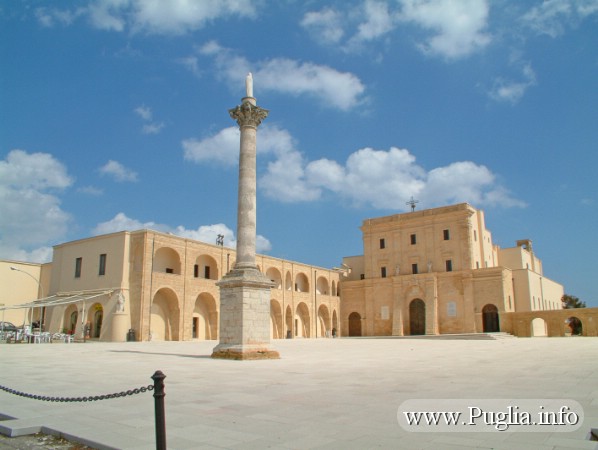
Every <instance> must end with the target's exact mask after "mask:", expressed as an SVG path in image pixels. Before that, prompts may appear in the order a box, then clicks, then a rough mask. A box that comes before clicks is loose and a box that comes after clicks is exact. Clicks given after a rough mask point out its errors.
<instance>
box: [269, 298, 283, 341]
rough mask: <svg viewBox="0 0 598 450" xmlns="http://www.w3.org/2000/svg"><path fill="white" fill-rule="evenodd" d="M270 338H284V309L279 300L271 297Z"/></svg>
mask: <svg viewBox="0 0 598 450" xmlns="http://www.w3.org/2000/svg"><path fill="white" fill-rule="evenodd" d="M270 338H271V339H282V338H283V335H282V309H281V308H280V303H278V300H274V299H270Z"/></svg>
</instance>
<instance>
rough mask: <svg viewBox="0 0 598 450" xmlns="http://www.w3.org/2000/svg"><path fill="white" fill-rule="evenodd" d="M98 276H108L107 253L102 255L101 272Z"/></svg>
mask: <svg viewBox="0 0 598 450" xmlns="http://www.w3.org/2000/svg"><path fill="white" fill-rule="evenodd" d="M98 275H106V253H102V254H101V255H100V270H99V272H98Z"/></svg>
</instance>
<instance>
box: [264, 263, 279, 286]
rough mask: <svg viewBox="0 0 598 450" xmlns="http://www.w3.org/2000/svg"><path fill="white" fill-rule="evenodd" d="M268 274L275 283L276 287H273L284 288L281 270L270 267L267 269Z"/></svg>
mask: <svg viewBox="0 0 598 450" xmlns="http://www.w3.org/2000/svg"><path fill="white" fill-rule="evenodd" d="M266 276H267V277H268V278H270V281H272V283H274V287H273V288H272V289H282V275H281V274H280V271H279V270H278V269H277V268H275V267H270V268H269V269H268V270H267V271H266Z"/></svg>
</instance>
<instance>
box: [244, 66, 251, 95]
mask: <svg viewBox="0 0 598 450" xmlns="http://www.w3.org/2000/svg"><path fill="white" fill-rule="evenodd" d="M245 94H246V95H245V96H246V97H253V76H252V75H251V72H249V73H248V74H247V77H246V78H245Z"/></svg>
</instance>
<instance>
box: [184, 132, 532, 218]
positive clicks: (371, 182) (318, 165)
mask: <svg viewBox="0 0 598 450" xmlns="http://www.w3.org/2000/svg"><path fill="white" fill-rule="evenodd" d="M258 139H259V145H258V149H260V154H262V155H264V157H265V159H266V160H267V161H268V163H267V164H266V169H265V170H264V171H263V172H262V173H258V188H259V190H260V192H261V193H263V194H264V195H265V196H267V197H270V198H272V199H275V200H277V201H280V202H285V203H296V202H310V201H316V200H319V199H321V198H322V197H323V196H324V195H325V194H326V193H331V194H333V195H336V196H338V197H339V198H342V199H344V200H346V201H348V202H349V203H350V204H353V205H356V206H369V207H373V208H377V209H397V210H405V209H406V206H405V202H407V200H409V199H410V198H411V196H416V197H418V199H419V200H421V201H425V202H426V204H427V205H430V206H432V205H444V204H447V203H454V202H472V203H474V204H476V205H480V206H481V205H502V206H507V207H511V206H524V203H523V202H521V201H519V200H517V199H515V198H513V197H512V196H511V195H510V194H509V192H508V191H507V190H506V189H505V188H504V187H502V186H501V185H500V183H498V181H497V178H496V176H495V175H494V174H493V173H492V172H491V171H490V170H489V169H488V168H486V167H485V166H480V165H478V164H475V163H473V162H471V161H460V162H455V163H452V164H449V165H448V166H445V167H438V168H435V169H433V170H430V171H426V170H425V169H424V168H423V167H421V166H420V165H418V164H417V163H416V159H415V156H414V155H412V154H411V153H410V152H409V151H408V150H406V149H400V148H397V147H391V148H390V149H389V150H375V149H372V148H363V149H359V150H357V151H355V152H354V153H352V154H351V155H350V156H349V157H348V158H347V161H346V162H345V163H344V165H343V164H342V163H340V162H337V161H333V160H330V159H325V158H323V159H319V160H315V161H307V160H306V159H305V158H304V157H303V156H302V154H301V153H300V152H299V150H297V149H296V148H295V144H296V143H295V142H294V139H293V138H292V136H291V135H290V133H289V132H288V131H286V130H284V129H280V128H278V127H268V128H266V127H264V129H263V132H262V130H260V134H259V136H258ZM183 148H184V149H185V158H186V159H188V160H192V161H194V162H197V163H205V162H219V163H222V164H224V165H228V166H232V165H234V164H236V163H237V158H238V152H239V132H238V129H237V128H236V127H231V128H226V129H224V130H222V131H220V132H218V133H216V134H215V135H214V136H211V137H208V138H206V139H204V140H202V141H196V140H188V141H183Z"/></svg>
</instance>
